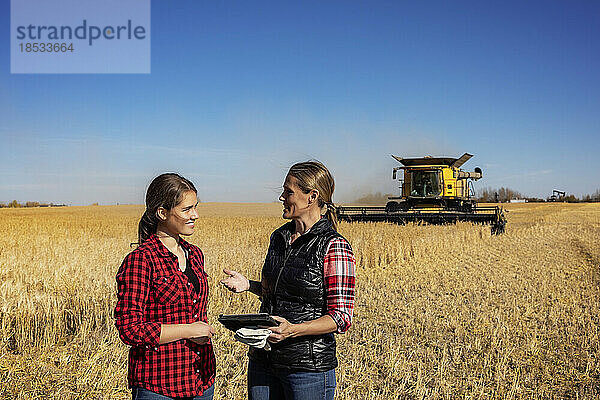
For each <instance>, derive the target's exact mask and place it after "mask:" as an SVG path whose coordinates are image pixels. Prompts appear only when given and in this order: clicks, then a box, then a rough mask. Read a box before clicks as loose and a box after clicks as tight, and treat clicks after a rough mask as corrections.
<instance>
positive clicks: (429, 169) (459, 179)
mask: <svg viewBox="0 0 600 400" xmlns="http://www.w3.org/2000/svg"><path fill="white" fill-rule="evenodd" d="M392 157H394V159H395V160H396V161H398V162H400V163H401V164H402V165H403V166H401V167H396V168H394V169H393V173H392V179H394V180H396V175H397V171H398V170H403V171H404V179H400V183H401V185H400V190H401V196H399V197H390V198H389V200H390V201H389V202H388V203H387V204H386V206H385V207H338V208H337V217H338V219H340V220H342V221H348V222H380V221H385V222H394V223H398V224H405V223H407V222H424V223H429V224H446V223H455V222H457V221H467V222H474V223H481V224H491V226H492V233H493V234H500V233H503V232H504V228H505V225H506V217H505V216H504V210H503V209H502V208H501V207H497V206H496V207H479V206H477V202H476V201H475V200H474V199H473V198H472V194H473V193H472V189H471V185H470V180H478V179H481V177H482V176H483V174H482V172H481V169H480V168H475V170H474V171H473V172H466V171H462V170H461V169H460V167H461V166H462V165H463V164H464V163H465V162H467V161H468V160H469V159H470V158H471V157H473V156H472V155H471V154H468V153H465V154H463V155H462V157H460V158H448V157H439V158H438V157H423V158H399V157H396V156H392Z"/></svg>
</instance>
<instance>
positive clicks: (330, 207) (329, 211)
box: [325, 202, 338, 231]
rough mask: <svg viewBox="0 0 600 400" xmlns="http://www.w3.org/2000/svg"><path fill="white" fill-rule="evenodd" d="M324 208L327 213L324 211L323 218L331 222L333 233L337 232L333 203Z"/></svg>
mask: <svg viewBox="0 0 600 400" xmlns="http://www.w3.org/2000/svg"><path fill="white" fill-rule="evenodd" d="M325 206H326V207H327V211H325V217H326V218H327V219H328V220H329V221H330V222H331V225H332V226H333V229H334V230H335V231H337V230H338V220H337V214H336V210H335V205H334V204H333V203H331V202H329V203H327V204H326V205H325Z"/></svg>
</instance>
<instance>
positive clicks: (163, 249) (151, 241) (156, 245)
mask: <svg viewBox="0 0 600 400" xmlns="http://www.w3.org/2000/svg"><path fill="white" fill-rule="evenodd" d="M146 242H147V243H148V246H150V247H151V248H152V249H153V250H156V251H157V252H158V254H160V255H161V256H162V257H174V256H175V255H174V254H173V253H171V252H170V251H169V249H167V246H165V245H164V244H163V242H161V241H160V239H159V238H158V236H157V235H156V233H153V234H151V235H150V237H149V238H148V240H147V241H146ZM146 242H145V243H144V244H146ZM179 245H180V246H181V247H182V248H183V249H184V251H185V252H186V253H187V254H190V249H191V245H190V244H189V243H188V242H186V241H185V240H183V239H182V238H181V236H180V237H179Z"/></svg>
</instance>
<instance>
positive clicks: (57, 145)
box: [0, 0, 600, 204]
mask: <svg viewBox="0 0 600 400" xmlns="http://www.w3.org/2000/svg"><path fill="white" fill-rule="evenodd" d="M0 4H1V6H0V7H1V8H0V24H1V26H2V29H1V30H0V31H1V32H2V35H0V50H1V51H0V141H1V143H2V144H1V147H0V169H1V171H2V175H1V176H2V178H0V201H5V202H6V201H10V200H12V199H17V200H19V201H28V200H32V201H34V200H35V201H48V202H50V201H52V202H55V203H67V204H90V203H93V202H99V203H101V204H114V203H142V202H143V197H144V190H145V187H146V186H147V184H148V183H149V181H150V180H151V179H152V177H154V176H155V175H157V174H159V173H161V172H166V171H176V172H179V173H181V174H183V175H184V176H186V177H188V178H189V179H191V180H192V181H194V182H195V183H196V185H197V187H198V189H199V197H200V199H201V200H202V201H241V202H243V201H275V200H276V199H277V196H278V194H279V189H280V186H281V184H282V181H283V179H284V175H285V173H286V171H287V168H288V167H289V166H290V165H291V164H293V163H294V162H297V161H304V160H307V159H312V158H314V159H318V160H321V161H322V162H324V163H325V164H326V165H327V166H328V167H329V168H330V170H331V171H332V172H333V174H334V177H335V178H336V183H337V189H336V195H335V198H334V200H337V201H349V200H352V199H353V198H356V197H357V196H359V195H362V194H365V193H369V192H377V191H380V192H393V193H397V184H395V183H394V182H393V181H392V180H391V169H392V168H393V167H394V166H396V162H395V161H394V160H393V159H392V158H391V157H390V154H395V155H398V156H404V157H410V156H424V155H448V156H456V157H458V156H460V155H462V154H463V153H464V152H469V153H471V154H474V155H475V157H473V159H472V160H471V161H469V162H468V163H467V164H466V165H465V169H467V170H472V169H473V168H474V167H476V166H479V167H481V168H482V169H483V172H484V178H483V179H482V180H481V181H479V182H477V183H476V184H475V187H476V188H479V189H481V188H484V187H500V186H505V187H510V188H513V189H515V190H518V191H520V192H522V193H524V194H526V195H529V196H538V197H546V196H548V195H550V194H551V192H552V189H561V190H566V191H567V192H568V193H573V194H576V195H578V196H580V195H583V194H586V193H592V192H594V191H595V190H596V189H599V188H600V179H599V178H600V173H598V169H597V168H598V167H597V164H598V161H600V157H598V150H599V147H600V146H599V145H600V74H599V73H598V71H600V45H599V41H598V38H599V37H600V3H599V2H597V1H574V2H564V1H543V2H535V1H530V2H521V1H518V2H517V1H514V2H513V1H506V2H497V3H496V4H492V3H491V2H480V1H456V2H434V1H432V2H400V1H393V2H384V1H379V2H378V1H375V2H356V1H328V2H322V1H314V2H313V1H306V2H283V1H273V2H261V1H257V2H234V1H228V2H223V1H219V2H213V1H211V2H208V1H183V0H182V1H176V2H174V1H162V0H161V1H152V3H151V15H152V21H151V73H150V74H139V75H138V74H37V75H36V74H11V73H10V49H9V47H10V40H9V35H10V2H9V1H8V0H0Z"/></svg>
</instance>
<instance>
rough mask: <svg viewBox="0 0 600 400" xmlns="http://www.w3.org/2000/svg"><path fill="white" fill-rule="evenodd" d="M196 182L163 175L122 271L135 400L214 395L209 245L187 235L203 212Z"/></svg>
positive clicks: (124, 336) (123, 320)
mask: <svg viewBox="0 0 600 400" xmlns="http://www.w3.org/2000/svg"><path fill="white" fill-rule="evenodd" d="M197 205H198V199H197V191H196V188H195V187H194V184H193V183H192V182H190V181H189V180H187V179H185V178H184V177H182V176H180V175H177V174H162V175H160V176H158V177H156V178H155V179H154V180H153V181H152V183H150V186H149V187H148V191H147V192H146V210H145V211H144V214H143V215H142V218H141V219H140V222H139V226H138V240H139V247H138V248H137V249H135V250H134V251H132V252H131V253H130V254H129V255H128V256H127V257H125V260H124V261H123V263H122V264H121V267H120V268H119V272H118V273H117V289H118V293H117V297H118V299H117V305H116V307H115V325H116V327H117V330H118V331H119V336H120V337H121V340H123V342H125V344H127V345H129V346H131V349H130V350H129V373H128V375H127V378H128V382H129V387H130V388H131V389H132V398H133V400H144V399H173V398H188V399H194V400H199V399H202V400H210V399H212V398H213V393H214V387H213V385H214V380H215V356H214V352H213V348H212V343H211V341H210V339H211V337H212V335H213V334H214V332H215V331H214V329H213V327H212V326H210V325H209V324H208V323H207V315H206V313H207V303H208V281H207V275H206V273H205V272H204V256H203V254H202V251H201V250H200V249H199V248H198V247H196V246H194V245H192V244H190V243H188V242H186V241H185V240H183V239H182V238H181V236H182V235H183V236H189V235H191V234H193V233H194V224H195V221H196V219H197V218H198V212H197V211H196V206H197Z"/></svg>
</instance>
